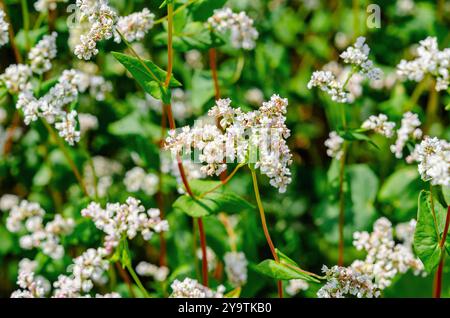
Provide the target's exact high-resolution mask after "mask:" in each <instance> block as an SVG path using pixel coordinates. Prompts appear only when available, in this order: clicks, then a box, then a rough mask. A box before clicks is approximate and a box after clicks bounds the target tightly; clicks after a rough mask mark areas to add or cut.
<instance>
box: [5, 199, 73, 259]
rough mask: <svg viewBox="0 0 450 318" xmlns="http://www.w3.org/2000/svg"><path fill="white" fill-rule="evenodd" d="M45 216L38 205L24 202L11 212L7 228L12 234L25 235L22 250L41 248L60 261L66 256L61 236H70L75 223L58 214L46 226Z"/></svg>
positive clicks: (21, 238) (21, 240)
mask: <svg viewBox="0 0 450 318" xmlns="http://www.w3.org/2000/svg"><path fill="white" fill-rule="evenodd" d="M44 215H45V211H44V210H43V209H42V208H41V206H40V205H39V204H38V203H33V202H28V201H26V200H23V201H21V202H20V203H19V204H18V205H15V206H13V207H12V208H11V210H10V211H9V214H8V218H7V219H6V228H7V229H8V230H9V231H10V232H12V233H20V234H23V235H22V236H21V237H20V240H19V244H20V246H21V247H22V248H24V249H27V250H29V249H32V248H40V249H41V250H42V252H43V253H44V254H46V255H48V256H50V257H51V258H53V259H60V258H62V257H63V256H64V247H63V246H62V245H61V244H60V236H62V235H67V234H70V233H71V232H72V231H73V228H74V226H75V222H74V220H73V219H71V218H68V219H64V218H62V217H61V215H59V214H57V215H55V217H54V219H53V220H52V221H50V222H47V223H46V224H45V225H44ZM24 233H27V234H24Z"/></svg>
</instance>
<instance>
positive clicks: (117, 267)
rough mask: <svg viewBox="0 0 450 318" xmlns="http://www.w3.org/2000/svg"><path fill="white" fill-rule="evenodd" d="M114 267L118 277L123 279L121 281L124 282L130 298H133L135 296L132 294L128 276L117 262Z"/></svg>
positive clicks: (131, 285) (131, 284)
mask: <svg viewBox="0 0 450 318" xmlns="http://www.w3.org/2000/svg"><path fill="white" fill-rule="evenodd" d="M115 265H116V269H117V271H118V272H119V275H120V277H121V278H122V279H123V281H124V282H125V284H126V285H127V287H128V291H129V293H130V296H131V297H133V298H135V297H136V294H135V293H134V290H133V283H132V282H131V278H130V276H128V273H127V272H126V271H125V270H124V269H123V268H122V265H120V263H119V262H116V263H115Z"/></svg>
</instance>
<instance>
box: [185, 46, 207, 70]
mask: <svg viewBox="0 0 450 318" xmlns="http://www.w3.org/2000/svg"><path fill="white" fill-rule="evenodd" d="M184 58H185V60H186V64H187V65H188V66H189V67H191V68H192V69H194V70H195V69H202V68H203V60H202V58H203V57H202V52H200V51H199V50H196V49H193V50H189V51H187V52H186V53H185V54H184Z"/></svg>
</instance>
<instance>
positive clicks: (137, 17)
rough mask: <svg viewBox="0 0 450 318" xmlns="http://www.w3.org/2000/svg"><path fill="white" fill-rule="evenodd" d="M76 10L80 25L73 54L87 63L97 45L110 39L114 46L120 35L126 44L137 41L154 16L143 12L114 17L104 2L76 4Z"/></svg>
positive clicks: (93, 0) (89, 0)
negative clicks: (78, 13)
mask: <svg viewBox="0 0 450 318" xmlns="http://www.w3.org/2000/svg"><path fill="white" fill-rule="evenodd" d="M77 7H78V9H79V10H80V12H81V21H80V27H79V28H78V29H79V30H78V31H77V32H76V33H77V34H76V35H77V38H78V37H79V39H77V44H76V45H75V49H74V54H75V55H76V56H77V57H78V58H79V59H84V60H89V59H91V58H92V57H93V56H95V55H97V54H98V49H97V42H99V41H102V40H108V39H110V38H112V37H113V36H114V41H116V42H118V43H120V42H121V36H120V34H122V35H123V36H124V38H125V39H126V40H127V41H128V42H132V41H138V40H141V39H143V38H144V36H145V34H146V33H147V32H148V31H149V30H150V29H151V28H152V27H153V25H154V18H155V15H154V14H153V13H151V12H150V10H149V9H147V8H144V9H143V10H142V11H141V12H135V13H132V14H130V15H128V16H125V17H118V15H117V13H116V12H115V10H114V9H113V8H111V7H110V5H109V2H108V0H77ZM86 20H87V21H86ZM119 33H120V34H119ZM71 42H74V41H73V40H72V41H71Z"/></svg>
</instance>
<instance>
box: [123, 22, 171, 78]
mask: <svg viewBox="0 0 450 318" xmlns="http://www.w3.org/2000/svg"><path fill="white" fill-rule="evenodd" d="M116 31H117V33H118V34H119V36H120V38H121V39H122V41H123V43H125V45H126V46H127V47H128V49H129V50H130V52H131V54H133V55H134V56H135V57H136V58H137V59H138V60H139V63H141V65H142V66H143V67H144V68H145V70H146V71H147V72H149V74H150V75H151V76H152V77H153V79H154V80H155V81H156V82H157V83H158V84H160V85H162V82H161V81H160V80H159V78H158V77H156V75H155V74H154V73H153V72H152V70H151V69H150V68H149V67H148V66H147V64H145V62H144V61H143V60H142V58H141V57H140V56H139V54H137V52H136V51H135V50H134V49H133V47H132V46H131V44H130V43H129V42H128V41H127V40H126V39H125V37H124V36H123V34H122V33H121V32H120V31H119V30H117V29H116Z"/></svg>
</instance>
